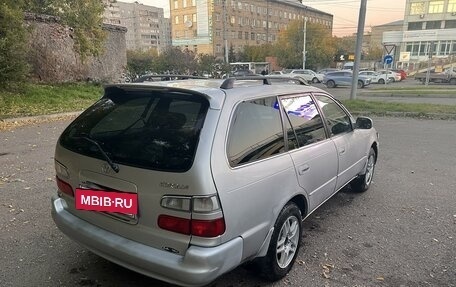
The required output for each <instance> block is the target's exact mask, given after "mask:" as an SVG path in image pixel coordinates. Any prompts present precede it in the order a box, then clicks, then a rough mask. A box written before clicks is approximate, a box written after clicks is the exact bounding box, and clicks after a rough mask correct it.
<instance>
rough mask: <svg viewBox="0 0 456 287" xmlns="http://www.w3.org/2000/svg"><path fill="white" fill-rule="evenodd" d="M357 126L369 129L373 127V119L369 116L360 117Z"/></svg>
mask: <svg viewBox="0 0 456 287" xmlns="http://www.w3.org/2000/svg"><path fill="white" fill-rule="evenodd" d="M356 128H357V129H362V130H368V129H371V128H372V120H371V119H370V118H368V117H358V118H357V119H356Z"/></svg>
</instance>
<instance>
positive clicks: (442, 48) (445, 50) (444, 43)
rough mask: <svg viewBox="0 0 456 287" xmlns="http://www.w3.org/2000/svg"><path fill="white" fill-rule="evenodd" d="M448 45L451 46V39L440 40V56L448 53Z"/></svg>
mask: <svg viewBox="0 0 456 287" xmlns="http://www.w3.org/2000/svg"><path fill="white" fill-rule="evenodd" d="M450 46H451V41H441V42H440V49H439V50H440V51H439V55H440V56H445V55H448V53H449V51H450Z"/></svg>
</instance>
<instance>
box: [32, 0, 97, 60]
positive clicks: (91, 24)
mask: <svg viewBox="0 0 456 287" xmlns="http://www.w3.org/2000/svg"><path fill="white" fill-rule="evenodd" d="M24 3H25V5H24V9H25V10H26V11H29V12H34V13H42V14H49V15H53V16H58V17H60V18H61V20H62V24H64V25H67V26H69V27H72V28H73V29H74V35H75V38H74V40H75V47H76V50H77V51H78V52H79V55H80V56H81V58H82V60H84V59H85V58H86V57H87V56H89V55H93V56H97V55H99V54H100V53H101V52H102V51H103V43H104V40H105V38H106V33H105V32H104V31H103V28H102V23H103V12H104V6H103V3H102V1H100V0H24Z"/></svg>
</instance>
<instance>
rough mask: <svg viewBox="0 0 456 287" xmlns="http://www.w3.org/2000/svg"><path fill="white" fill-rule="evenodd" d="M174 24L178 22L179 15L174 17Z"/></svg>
mask: <svg viewBox="0 0 456 287" xmlns="http://www.w3.org/2000/svg"><path fill="white" fill-rule="evenodd" d="M174 24H179V16H176V17H174Z"/></svg>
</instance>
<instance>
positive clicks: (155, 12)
mask: <svg viewBox="0 0 456 287" xmlns="http://www.w3.org/2000/svg"><path fill="white" fill-rule="evenodd" d="M103 2H104V4H105V7H106V8H105V12H104V15H103V17H104V22H105V23H109V24H114V25H121V26H125V27H126V28H127V33H126V35H125V38H126V44H127V50H142V51H146V50H149V49H156V50H157V51H158V52H161V51H163V50H165V49H166V48H168V47H169V46H171V27H170V22H169V19H168V18H165V17H164V11H163V8H158V7H154V6H148V5H144V4H140V3H138V2H134V3H125V2H120V1H115V0H103Z"/></svg>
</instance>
